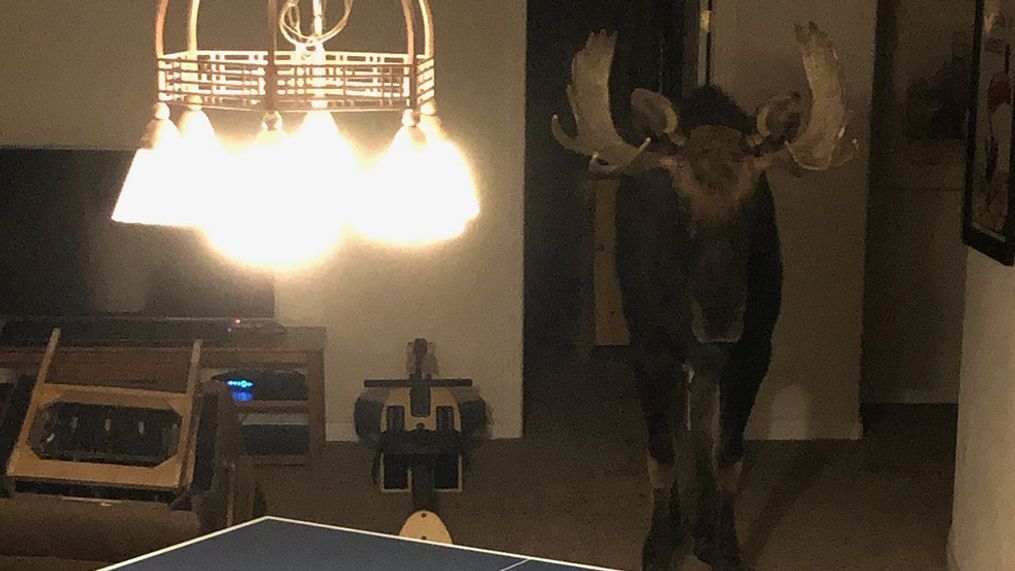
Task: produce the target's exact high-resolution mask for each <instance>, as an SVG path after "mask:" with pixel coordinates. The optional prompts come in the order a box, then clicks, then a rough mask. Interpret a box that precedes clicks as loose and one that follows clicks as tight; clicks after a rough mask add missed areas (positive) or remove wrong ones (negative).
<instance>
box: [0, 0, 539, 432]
mask: <svg viewBox="0 0 1015 571" xmlns="http://www.w3.org/2000/svg"><path fill="white" fill-rule="evenodd" d="M431 3H432V6H433V11H434V14H435V20H436V26H437V53H438V101H439V103H440V109H441V114H442V116H443V118H444V121H445V126H446V128H447V130H448V131H449V133H450V134H451V135H452V137H454V138H455V139H456V141H458V142H459V144H460V145H461V147H462V149H463V151H464V152H465V154H466V155H467V156H468V157H469V159H470V160H471V162H472V163H473V164H474V167H475V174H476V177H477V180H478V182H479V186H480V192H481V196H480V199H481V207H482V210H483V213H482V215H481V216H480V218H479V219H478V220H477V221H476V222H475V223H474V224H473V226H472V227H471V228H470V230H469V231H468V232H467V234H466V235H465V236H463V237H462V239H460V240H458V241H455V242H451V243H448V244H445V245H443V246H438V247H432V248H428V249H421V250H412V251H398V250H386V249H383V248H379V247H376V246H371V245H368V244H363V243H357V242H349V243H346V244H345V245H344V247H343V248H342V250H341V251H340V252H339V254H338V255H337V256H335V258H334V259H332V260H329V261H328V262H327V263H325V264H323V265H322V266H320V267H318V268H316V269H314V270H313V271H308V272H304V273H302V274H298V275H289V276H279V279H278V283H277V308H276V309H277V315H278V317H279V318H280V320H282V321H283V322H284V323H287V324H310V325H323V326H326V327H327V328H328V348H327V357H326V368H327V420H328V437H329V438H331V439H348V438H352V437H354V432H353V426H352V410H353V409H352V407H353V402H354V399H355V397H356V396H357V395H358V394H359V392H360V391H361V390H362V380H363V379H364V378H365V377H377V376H387V375H397V376H402V375H403V374H404V366H405V343H406V342H408V341H410V340H411V339H413V338H414V337H418V336H425V337H427V338H429V339H430V340H431V341H433V342H435V343H436V345H437V356H438V359H439V361H440V365H441V373H442V374H444V375H448V376H469V377H472V378H473V379H475V381H476V383H477V386H478V387H479V389H480V394H481V395H482V396H483V397H485V398H486V399H487V401H488V402H489V403H490V405H491V410H492V414H493V416H492V421H493V434H494V436H496V437H517V436H520V434H521V426H522V422H521V420H522V410H521V406H522V397H521V395H522V337H521V336H522V214H523V204H522V202H523V184H524V178H523V161H524V125H525V120H524V119H525V117H524V109H525V93H524V85H525V21H526V18H525V14H526V8H525V2H524V1H521V0H512V1H510V2H502V1H497V0H470V1H469V2H464V3H463V2H455V1H453V0H432V2H431ZM9 4H10V5H9V6H7V5H5V6H4V24H3V26H4V33H3V34H0V54H2V55H0V73H2V74H3V77H4V81H3V82H0V144H4V145H21V146H40V145H41V146H68V147H91V148H94V147H100V148H130V147H134V146H136V144H137V140H138V138H139V137H140V134H141V131H142V129H143V126H144V124H145V122H146V121H147V120H148V115H149V109H150V107H151V103H152V101H153V98H154V88H153V82H154V61H153V57H152V37H151V34H152V32H151V27H152V22H153V14H154V7H155V2H154V0H152V1H148V2H140V1H138V0H103V1H101V2H95V1H89V0H36V1H33V2H16V3H9ZM238 4H242V9H240V8H238ZM333 4H335V5H336V6H335V8H337V7H338V3H333ZM184 6H185V2H182V1H177V2H173V3H172V4H171V13H170V20H171V24H172V26H175V27H172V26H171V30H172V31H171V32H168V34H169V35H168V38H167V42H168V43H170V44H171V45H167V48H170V49H172V48H173V46H175V47H176V48H179V46H180V45H181V41H182V35H180V34H181V33H180V31H181V30H182V29H183V28H182V16H183V7H184ZM263 6H264V4H263V2H244V3H235V2H216V1H206V2H204V4H203V6H202V14H203V17H202V29H201V38H202V43H203V44H205V45H208V46H209V47H221V48H248V49H254V48H259V47H260V46H261V43H260V38H261V37H262V35H263V24H262V22H263ZM400 22H401V10H400V7H399V3H398V2H397V1H395V0H389V1H388V2H360V3H357V5H356V8H355V10H354V12H353V19H352V20H351V22H350V24H349V28H348V30H347V32H346V33H345V34H344V36H345V38H344V43H342V42H340V43H339V45H340V46H342V47H345V46H349V45H353V44H355V45H357V46H360V45H363V46H364V49H368V50H384V49H392V50H396V49H400V48H399V45H398V42H399V41H404V40H401V33H402V30H401V24H400ZM398 119H399V118H398V116H397V115H390V116H384V117H380V118H378V117H356V118H351V119H349V121H348V125H349V127H348V128H347V129H346V131H347V133H348V134H349V135H350V136H351V137H352V138H353V139H354V140H357V141H359V142H362V143H363V145H364V147H365V148H367V149H368V150H370V151H377V150H380V149H381V148H382V146H383V144H384V142H385V141H386V140H387V139H388V138H389V137H391V136H392V135H393V134H394V132H395V130H396V129H397V127H398ZM212 120H213V122H215V123H216V125H217V127H221V130H222V131H223V132H226V133H227V134H230V133H233V134H235V133H242V132H249V131H250V129H252V128H253V127H254V126H255V125H256V123H257V121H258V117H256V116H253V117H247V118H243V119H241V120H235V118H232V119H231V118H229V117H227V116H224V115H222V114H215V115H212ZM96 224H97V225H98V227H97V228H96V231H95V233H94V234H95V236H96V238H95V240H96V244H97V250H100V251H101V252H104V253H105V257H107V258H108V257H112V258H114V259H119V258H120V257H122V256H125V255H127V252H133V255H132V257H131V259H132V260H136V264H135V265H132V266H128V265H126V264H122V263H115V262H113V263H110V262H109V261H108V260H107V261H106V262H105V265H103V267H109V268H111V270H110V272H109V273H108V274H105V275H103V276H101V277H100V278H99V281H100V283H98V284H95V285H96V287H97V288H98V289H99V290H100V291H99V295H98V298H99V299H103V300H105V301H106V303H108V307H107V308H115V309H118V310H123V309H131V308H132V306H133V305H136V304H137V302H138V299H139V296H137V295H136V291H135V289H134V288H135V287H136V284H137V283H140V282H141V281H142V280H138V279H136V273H138V272H140V271H143V269H144V268H145V267H146V261H147V259H148V258H150V257H154V258H157V257H159V252H158V248H160V247H165V246H164V244H165V242H164V241H160V240H157V239H156V240H132V239H130V238H131V237H132V236H133V233H132V232H131V231H130V230H126V229H123V228H121V227H116V226H111V225H109V224H108V223H107V222H106V221H96ZM144 244H148V245H149V247H150V248H151V251H150V252H149V253H150V254H151V255H150V256H148V255H140V256H139V255H137V251H138V249H139V247H142V246H143V245H144ZM96 256H97V258H98V257H102V254H100V253H97V254H96ZM148 267H150V266H148ZM115 268H119V270H115ZM132 274H135V276H134V277H132ZM131 292H133V293H131ZM100 309H102V308H100Z"/></svg>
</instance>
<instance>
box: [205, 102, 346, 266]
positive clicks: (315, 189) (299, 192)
mask: <svg viewBox="0 0 1015 571" xmlns="http://www.w3.org/2000/svg"><path fill="white" fill-rule="evenodd" d="M324 119H327V120H328V121H331V116H330V114H328V113H324ZM326 127H327V125H326V124H325V123H324V122H323V121H315V122H314V123H311V124H309V125H308V124H307V123H306V121H305V122H304V125H303V126H302V127H301V128H300V129H299V131H298V132H297V134H296V135H295V136H293V137H291V138H290V137H288V136H287V135H286V134H285V131H284V130H283V129H282V122H281V118H280V117H278V115H277V114H269V115H268V116H267V117H266V119H265V124H264V125H263V127H262V130H261V132H260V133H259V134H258V136H257V139H256V141H255V143H254V145H252V146H250V147H248V148H247V149H244V150H243V151H242V152H240V153H238V154H237V155H236V156H235V157H234V158H233V159H232V160H233V163H234V166H233V168H232V171H233V173H234V174H235V175H236V177H235V181H233V186H231V187H230V189H229V192H227V193H224V194H223V196H224V197H227V203H225V204H222V205H220V206H219V207H218V208H219V210H220V211H221V212H227V213H228V214H227V215H225V216H222V217H221V219H220V220H217V221H216V222H215V223H213V224H208V225H207V227H206V228H205V235H206V237H207V239H208V242H209V244H210V245H211V246H212V248H214V249H215V250H217V251H218V252H220V253H221V254H223V255H225V256H226V257H228V258H231V259H232V260H234V261H237V262H240V263H242V264H245V265H250V266H255V267H260V268H271V269H277V270H292V269H297V268H300V267H304V266H308V265H313V264H315V263H317V262H320V261H321V260H322V259H323V258H325V257H326V256H327V255H328V254H330V253H331V252H332V251H333V250H334V249H335V247H336V246H337V245H338V242H339V239H340V237H341V231H342V221H343V217H342V216H341V211H340V210H339V209H338V208H337V203H338V201H337V200H336V198H335V192H333V191H332V190H331V188H332V185H326V184H324V183H325V182H329V181H326V180H322V177H321V176H320V175H319V174H317V173H320V172H322V169H328V168H334V165H329V163H328V162H327V161H328V160H329V158H330V154H329V153H328V152H327V149H322V150H320V151H319V154H315V152H318V151H316V150H315V149H317V147H316V146H312V145H310V143H309V140H310V139H314V140H317V137H318V136H320V135H321V134H322V133H327V132H328V129H326ZM331 131H333V132H334V133H335V135H336V137H335V138H336V139H337V140H338V141H339V142H341V138H340V137H338V136H337V128H336V127H335V126H334V122H331ZM334 142H335V141H334V140H332V143H334ZM322 144H323V143H322ZM338 174H340V173H336V175H338ZM339 178H341V177H339Z"/></svg>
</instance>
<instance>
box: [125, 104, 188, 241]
mask: <svg viewBox="0 0 1015 571" xmlns="http://www.w3.org/2000/svg"><path fill="white" fill-rule="evenodd" d="M153 115H154V116H153V117H152V120H151V121H150V122H149V123H148V125H147V126H146V127H145V132H144V136H143V137H142V138H141V146H140V148H138V150H137V152H136V153H134V160H133V161H131V165H130V170H129V171H127V178H126V179H125V180H124V183H123V188H122V190H121V191H120V197H119V199H118V200H117V202H116V208H115V209H114V210H113V220H115V221H117V222H126V223H130V224H155V225H161V226H192V225H194V223H195V218H194V215H193V208H192V207H193V204H192V202H191V201H189V200H187V198H186V197H185V196H184V194H183V193H181V192H180V188H179V182H180V180H181V179H180V177H179V176H177V175H178V174H179V173H180V172H181V171H182V169H183V168H184V166H185V165H183V164H182V161H183V155H182V152H181V137H180V132H179V131H178V130H177V129H176V126H175V125H173V122H172V121H170V120H169V107H167V106H166V105H165V104H163V103H157V104H156V105H155V106H154V108H153Z"/></svg>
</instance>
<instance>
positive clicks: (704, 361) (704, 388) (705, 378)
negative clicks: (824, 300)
mask: <svg viewBox="0 0 1015 571" xmlns="http://www.w3.org/2000/svg"><path fill="white" fill-rule="evenodd" d="M699 357H700V359H696V360H697V361H698V363H697V364H698V368H697V369H694V372H693V373H692V377H691V384H690V387H691V390H690V396H689V398H690V401H689V402H690V408H691V411H690V412H691V436H692V440H693V442H694V451H695V457H696V463H695V464H696V469H695V473H696V474H697V480H698V502H697V507H698V510H697V515H696V518H695V520H696V521H695V527H694V544H695V545H694V553H695V555H696V556H697V557H698V559H700V560H701V561H703V562H705V563H708V564H709V565H711V566H712V568H713V569H721V570H723V571H727V570H729V571H732V570H740V569H743V564H742V562H741V559H740V543H739V541H738V539H737V532H736V516H735V514H734V506H735V500H736V491H737V481H738V479H739V465H740V464H739V462H737V463H727V462H724V461H723V458H722V455H721V449H722V415H721V406H720V384H719V378H720V374H721V372H722V370H723V367H724V366H725V365H726V356H725V353H724V352H723V351H720V350H717V349H714V348H711V347H706V348H703V350H702V352H701V354H700V355H699Z"/></svg>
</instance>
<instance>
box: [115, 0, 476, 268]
mask: <svg viewBox="0 0 1015 571" xmlns="http://www.w3.org/2000/svg"><path fill="white" fill-rule="evenodd" d="M400 2H401V7H402V13H403V15H404V17H405V24H404V26H405V31H406V44H405V46H406V47H405V51H404V52H398V53H377V52H354V51H335V50H331V49H328V47H327V43H328V42H329V40H331V39H333V38H335V37H336V36H338V35H339V34H340V33H341V32H342V31H343V30H344V29H345V28H346V26H347V25H348V24H349V22H350V16H351V14H352V7H353V0H343V11H342V16H341V18H340V19H338V21H337V22H334V23H333V24H330V25H329V24H328V22H327V20H328V13H329V12H328V7H327V0H311V1H310V4H311V5H310V6H309V8H310V13H309V16H310V18H309V25H305V22H304V18H303V16H305V15H307V14H306V13H305V12H304V11H303V10H301V6H300V3H301V0H266V4H267V18H266V23H267V25H266V32H267V33H266V34H265V48H264V49H263V50H259V51H258V50H254V51H242V50H209V49H203V47H202V46H199V45H198V35H197V28H198V13H199V8H200V0H188V6H187V46H186V47H187V49H186V50H185V51H180V52H175V53H166V51H165V47H164V37H165V27H166V26H165V24H166V15H167V12H168V9H169V4H170V1H169V0H159V3H158V7H157V11H156V18H155V54H156V63H157V82H158V89H157V93H158V97H157V102H156V103H155V105H154V107H153V117H152V119H151V121H150V122H149V123H148V125H147V127H146V128H145V131H144V135H143V137H142V140H141V144H140V146H139V148H138V150H137V152H136V154H135V156H134V159H133V162H132V163H131V167H130V170H129V172H128V174H127V177H126V179H125V181H124V185H123V189H122V190H121V192H120V197H119V200H118V201H117V204H116V207H115V209H114V212H113V216H112V217H113V220H115V221H118V222H123V223H134V224H155V225H163V226H177V227H186V228H194V229H197V230H198V231H200V232H201V233H202V234H203V235H204V236H205V237H206V238H207V240H208V242H209V243H210V245H211V246H212V247H213V248H215V249H217V250H218V251H220V252H222V253H224V254H226V255H228V256H229V257H231V258H233V259H235V260H238V261H240V262H244V263H248V264H253V265H258V266H263V267H271V268H276V269H284V268H287V267H294V266H299V265H303V264H306V263H308V262H312V261H315V260H318V259H320V258H322V257H323V256H325V255H327V254H328V253H330V252H332V251H333V250H334V248H335V247H336V246H337V245H338V244H339V243H340V241H341V238H342V237H343V235H345V234H346V233H355V234H358V235H359V236H362V237H364V238H366V239H370V240H375V241H381V242H387V243H396V244H419V243H432V242H436V241H443V240H447V239H450V238H453V237H456V236H458V235H459V234H461V232H463V231H464V229H465V228H466V226H467V225H468V223H469V222H470V221H471V220H473V219H474V218H475V217H476V216H477V215H478V213H479V206H478V200H477V197H476V191H475V188H474V184H473V177H472V174H471V172H470V169H469V166H468V163H467V161H466V160H465V158H464V157H463V156H462V154H461V153H460V152H459V150H458V149H457V147H456V146H455V145H454V144H453V143H452V142H451V141H450V140H449V138H448V136H447V134H446V133H445V131H444V129H443V128H442V126H441V122H440V120H439V118H438V116H437V107H436V103H435V96H436V59H435V55H434V33H433V14H432V12H431V10H430V5H429V1H428V0H400ZM282 41H284V42H285V43H286V44H287V45H286V46H285V49H280V44H281V43H282ZM208 109H215V110H222V111H225V112H230V111H232V112H248V113H250V112H254V113H259V114H260V119H261V126H260V131H259V132H258V133H257V135H256V137H253V138H252V139H251V140H250V141H244V142H243V143H242V144H239V145H236V144H232V143H228V144H227V142H226V141H225V140H224V139H223V138H222V137H220V136H219V135H218V134H217V133H216V131H215V129H214V127H213V125H212V122H211V120H210V119H209V117H208V115H207V114H206V113H205V110H208ZM353 112H356V113H363V112H370V113H377V112H381V113H399V114H401V125H402V126H401V129H399V130H398V132H397V133H396V134H395V137H394V140H393V141H392V143H391V146H390V147H389V149H388V150H387V151H386V152H385V153H383V154H382V155H381V156H380V157H375V160H373V161H368V160H367V159H366V158H365V157H363V156H361V154H360V153H358V152H357V150H356V148H355V145H354V144H352V143H351V142H349V141H348V140H346V138H345V137H344V136H343V134H342V132H341V131H340V129H339V127H338V125H337V124H336V122H335V114H341V113H353ZM173 115H175V116H176V120H175V123H174V121H173ZM290 123H291V124H292V125H289V124H290ZM292 126H295V127H296V128H295V129H292V128H290V129H287V127H292Z"/></svg>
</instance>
